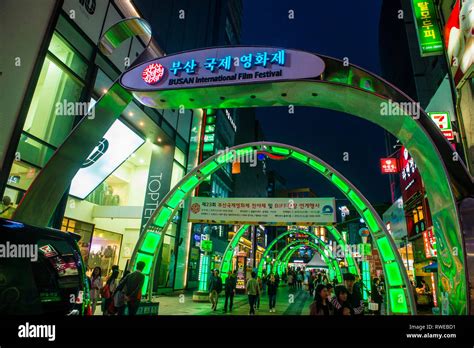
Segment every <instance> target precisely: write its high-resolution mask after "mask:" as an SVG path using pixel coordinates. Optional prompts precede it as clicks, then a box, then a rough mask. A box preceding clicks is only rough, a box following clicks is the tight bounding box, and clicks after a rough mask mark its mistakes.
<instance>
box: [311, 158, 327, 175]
mask: <svg viewBox="0 0 474 348" xmlns="http://www.w3.org/2000/svg"><path fill="white" fill-rule="evenodd" d="M309 165H310V167H312V168H314V169H316V170H317V171H318V172H321V173H323V174H324V173H326V170H327V168H326V167H325V166H323V165H322V164H320V163H318V162H316V161H315V160H314V159H310V160H309Z"/></svg>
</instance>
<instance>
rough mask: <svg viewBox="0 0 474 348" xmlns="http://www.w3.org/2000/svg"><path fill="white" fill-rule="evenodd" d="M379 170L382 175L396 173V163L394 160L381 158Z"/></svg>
mask: <svg viewBox="0 0 474 348" xmlns="http://www.w3.org/2000/svg"><path fill="white" fill-rule="evenodd" d="M380 170H381V171H382V174H393V173H398V172H399V169H398V163H397V159H396V158H381V159H380Z"/></svg>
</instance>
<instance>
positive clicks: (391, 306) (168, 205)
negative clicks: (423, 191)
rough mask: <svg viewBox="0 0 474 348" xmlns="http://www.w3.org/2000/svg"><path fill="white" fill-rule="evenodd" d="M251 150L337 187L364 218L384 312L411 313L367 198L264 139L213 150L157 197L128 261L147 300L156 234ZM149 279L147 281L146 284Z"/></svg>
mask: <svg viewBox="0 0 474 348" xmlns="http://www.w3.org/2000/svg"><path fill="white" fill-rule="evenodd" d="M252 151H263V152H266V153H270V154H274V155H279V156H283V157H284V158H286V159H290V158H291V159H294V160H297V161H299V162H301V163H303V164H305V165H306V166H308V167H309V168H311V169H313V170H314V171H315V172H316V173H318V174H321V175H323V176H324V177H325V178H326V179H327V180H329V181H330V182H331V183H332V184H333V185H334V186H335V187H336V188H338V189H339V190H340V191H341V192H342V193H343V194H344V195H345V196H346V197H347V198H348V199H349V201H350V202H351V203H352V204H353V206H354V207H355V209H356V210H357V211H358V213H359V214H360V215H361V216H362V217H363V218H364V220H365V221H366V223H367V227H368V229H369V232H370V233H371V235H372V238H373V240H374V241H375V242H376V245H377V247H378V249H379V252H380V258H381V262H382V267H383V270H384V275H385V279H386V280H387V281H386V286H387V296H388V299H389V303H388V311H389V313H396V314H408V313H412V314H414V313H416V309H415V306H414V298H413V293H412V291H411V284H410V282H409V278H408V275H407V273H406V270H405V267H404V265H403V263H402V260H401V258H400V255H399V254H398V251H397V248H396V246H395V243H394V242H393V240H392V238H391V236H390V234H389V233H388V231H387V230H386V227H385V224H384V223H383V222H382V220H381V219H380V217H379V216H378V214H377V212H376V211H375V209H374V208H373V207H372V206H371V205H370V203H369V202H368V201H367V199H366V198H365V197H364V196H363V195H362V194H361V193H360V192H359V190H357V188H356V187H355V186H354V185H352V184H351V183H350V182H349V181H348V180H347V179H346V178H345V177H344V176H342V174H340V173H339V172H338V171H336V170H335V169H334V168H332V167H331V166H329V165H328V164H327V163H326V162H324V161H323V160H321V159H320V158H318V157H316V156H314V155H312V154H310V153H308V152H306V151H304V150H302V149H299V148H296V147H293V146H289V145H285V144H280V143H270V142H257V143H249V144H242V145H238V146H235V147H232V148H230V149H229V151H228V152H226V153H224V154H220V153H218V154H215V155H213V156H211V157H210V158H208V159H207V160H206V161H204V162H203V163H201V164H200V165H198V166H197V167H195V168H194V169H193V170H191V171H190V172H189V173H188V174H187V175H186V176H185V177H184V178H182V179H181V181H180V182H179V183H178V184H177V185H176V186H175V187H174V188H173V189H172V190H171V191H170V192H169V193H168V194H167V195H166V196H165V197H164V198H163V200H162V201H161V202H160V204H159V205H158V207H157V209H156V210H155V212H154V213H153V214H152V216H151V217H150V219H149V221H148V223H147V225H146V226H145V228H144V231H143V233H142V234H141V235H140V238H139V240H138V242H137V245H136V247H135V250H134V253H133V256H132V259H131V266H132V269H133V270H134V269H135V266H136V263H137V262H138V261H143V262H145V264H146V267H145V269H144V271H143V273H144V274H145V284H144V287H143V293H144V294H146V293H148V296H149V298H150V299H151V290H152V284H153V275H154V270H155V268H156V264H157V260H158V255H159V250H160V248H161V247H162V243H163V239H162V238H161V236H162V234H163V232H164V231H165V230H166V228H167V227H168V225H169V223H170V222H171V220H172V218H173V216H174V215H175V214H176V212H177V211H178V209H179V206H180V203H181V202H182V201H183V200H185V199H186V198H188V197H189V196H190V195H191V193H192V191H193V190H194V189H195V188H196V187H197V186H198V185H199V184H200V183H201V182H203V181H204V180H205V179H206V178H207V177H209V176H210V175H212V173H214V172H215V171H217V170H218V169H220V168H221V167H223V166H224V165H225V164H226V163H230V162H232V161H233V159H234V158H237V157H239V158H242V157H241V156H245V154H246V153H248V152H252ZM150 279H151V280H152V281H151V282H150Z"/></svg>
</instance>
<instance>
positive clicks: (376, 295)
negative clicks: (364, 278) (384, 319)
mask: <svg viewBox="0 0 474 348" xmlns="http://www.w3.org/2000/svg"><path fill="white" fill-rule="evenodd" d="M370 297H371V299H372V302H375V303H377V305H378V306H377V311H375V314H378V315H380V309H381V308H382V302H383V295H382V290H381V288H380V280H379V278H374V280H373V281H372V290H371V294H370Z"/></svg>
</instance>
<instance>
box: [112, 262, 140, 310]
mask: <svg viewBox="0 0 474 348" xmlns="http://www.w3.org/2000/svg"><path fill="white" fill-rule="evenodd" d="M144 268H145V262H143V261H138V262H137V269H136V271H135V272H132V273H130V274H128V275H127V276H126V277H125V278H124V279H122V280H121V281H120V284H119V285H118V286H117V290H120V291H122V292H123V295H124V300H125V302H126V304H127V307H128V315H136V314H137V310H138V307H139V306H140V300H141V298H142V288H143V284H144V283H145V275H144V274H143V273H142V272H143V269H144Z"/></svg>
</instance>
